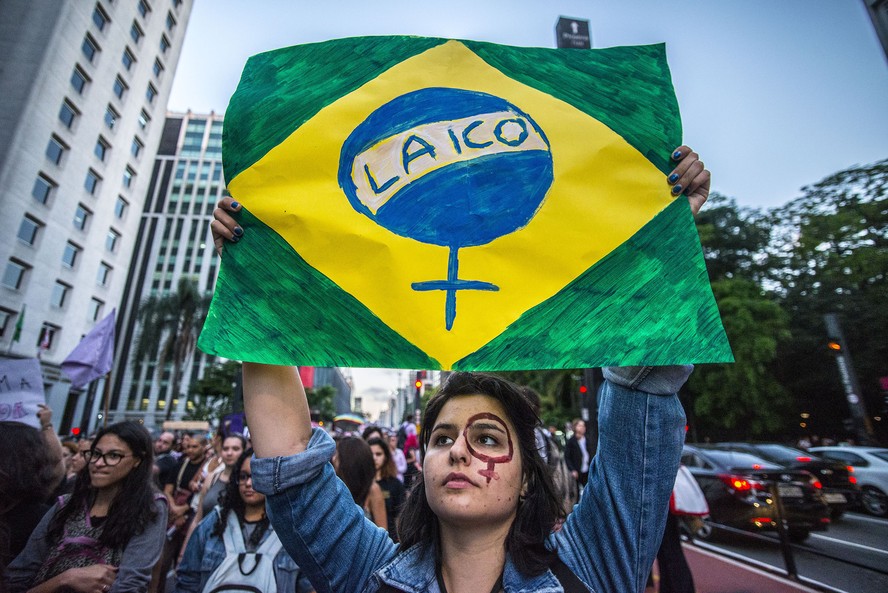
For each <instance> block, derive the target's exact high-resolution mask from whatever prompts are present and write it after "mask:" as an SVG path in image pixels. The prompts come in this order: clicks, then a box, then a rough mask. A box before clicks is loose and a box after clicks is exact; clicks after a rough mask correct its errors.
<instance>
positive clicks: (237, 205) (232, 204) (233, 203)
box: [231, 201, 240, 210]
mask: <svg viewBox="0 0 888 593" xmlns="http://www.w3.org/2000/svg"><path fill="white" fill-rule="evenodd" d="M239 206H240V204H239V203H237V202H234V201H232V202H231V209H232V210H234V209H236V208H237V207H239Z"/></svg>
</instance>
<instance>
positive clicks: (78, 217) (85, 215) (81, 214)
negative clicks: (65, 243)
mask: <svg viewBox="0 0 888 593" xmlns="http://www.w3.org/2000/svg"><path fill="white" fill-rule="evenodd" d="M90 216H92V212H90V210H89V208H87V207H86V206H84V205H83V204H77V210H75V211H74V228H75V229H77V230H78V231H83V230H85V229H86V224H87V222H89V218H90Z"/></svg>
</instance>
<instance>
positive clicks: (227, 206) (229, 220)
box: [210, 197, 244, 255]
mask: <svg viewBox="0 0 888 593" xmlns="http://www.w3.org/2000/svg"><path fill="white" fill-rule="evenodd" d="M240 209H241V205H240V204H239V203H238V202H236V201H235V200H234V199H233V198H231V197H226V198H222V199H221V200H219V203H218V204H216V209H215V210H214V211H213V222H212V223H210V229H211V230H212V231H213V245H215V246H216V253H218V254H219V255H222V246H223V245H224V244H225V241H231V242H233V243H237V242H238V241H239V240H240V238H241V237H242V236H243V234H244V229H242V228H241V227H240V225H239V224H237V220H235V219H234V217H233V216H232V213H235V212H240Z"/></svg>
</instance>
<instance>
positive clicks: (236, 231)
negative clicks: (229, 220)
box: [234, 226, 244, 237]
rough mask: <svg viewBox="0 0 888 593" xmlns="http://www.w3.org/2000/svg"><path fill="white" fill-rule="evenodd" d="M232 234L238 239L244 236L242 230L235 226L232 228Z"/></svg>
mask: <svg viewBox="0 0 888 593" xmlns="http://www.w3.org/2000/svg"><path fill="white" fill-rule="evenodd" d="M234 234H235V235H237V236H238V237H240V236H241V235H243V234H244V229H242V228H240V227H239V226H236V227H234Z"/></svg>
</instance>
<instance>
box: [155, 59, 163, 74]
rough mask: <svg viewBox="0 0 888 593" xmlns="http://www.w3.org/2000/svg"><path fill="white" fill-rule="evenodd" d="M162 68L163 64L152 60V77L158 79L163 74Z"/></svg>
mask: <svg viewBox="0 0 888 593" xmlns="http://www.w3.org/2000/svg"><path fill="white" fill-rule="evenodd" d="M163 71H164V67H163V64H161V63H160V60H154V76H155V77H156V78H160V75H161V74H162V73H163Z"/></svg>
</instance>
